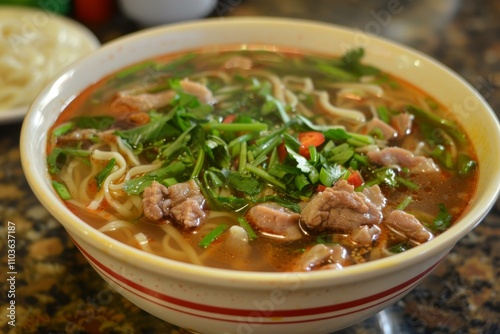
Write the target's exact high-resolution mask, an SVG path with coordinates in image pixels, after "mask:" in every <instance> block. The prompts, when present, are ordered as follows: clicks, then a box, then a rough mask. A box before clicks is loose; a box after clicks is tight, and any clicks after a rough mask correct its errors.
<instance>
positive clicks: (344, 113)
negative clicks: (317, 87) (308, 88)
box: [313, 91, 366, 122]
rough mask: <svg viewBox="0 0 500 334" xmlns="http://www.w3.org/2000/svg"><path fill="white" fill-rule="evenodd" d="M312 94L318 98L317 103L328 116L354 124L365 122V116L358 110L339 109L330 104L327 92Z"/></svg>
mask: <svg viewBox="0 0 500 334" xmlns="http://www.w3.org/2000/svg"><path fill="white" fill-rule="evenodd" d="M313 93H314V94H316V95H317V96H318V97H319V103H320V105H321V106H322V107H323V109H324V110H325V111H327V112H329V113H330V114H332V115H334V116H337V117H342V118H345V119H348V120H351V121H355V122H364V121H365V120H366V118H365V115H364V114H363V113H362V112H360V111H358V110H354V109H345V108H339V107H336V106H334V105H332V104H331V103H330V96H329V95H328V93H327V92H325V91H314V92H313Z"/></svg>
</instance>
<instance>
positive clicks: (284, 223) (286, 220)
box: [245, 202, 302, 241]
mask: <svg viewBox="0 0 500 334" xmlns="http://www.w3.org/2000/svg"><path fill="white" fill-rule="evenodd" d="M245 218H246V220H247V221H248V222H249V223H250V224H251V225H252V226H253V227H255V228H256V229H257V230H258V231H259V232H261V233H262V234H264V235H266V236H268V237H271V238H275V239H280V240H283V241H292V240H298V239H300V238H302V232H301V231H300V228H299V219H300V215H299V214H298V213H296V212H293V211H291V210H289V209H287V208H284V207H282V206H281V205H279V204H276V203H273V202H265V203H261V204H257V205H254V206H253V207H251V208H250V209H249V210H248V211H247V213H246V214H245Z"/></svg>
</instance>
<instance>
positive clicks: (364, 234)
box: [351, 225, 380, 245]
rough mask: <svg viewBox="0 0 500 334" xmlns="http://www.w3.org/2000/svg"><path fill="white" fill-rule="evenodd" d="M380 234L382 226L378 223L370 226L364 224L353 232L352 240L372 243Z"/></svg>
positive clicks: (365, 243) (363, 243)
mask: <svg viewBox="0 0 500 334" xmlns="http://www.w3.org/2000/svg"><path fill="white" fill-rule="evenodd" d="M379 234H380V228H379V227H378V226H377V225H373V226H371V227H368V225H363V226H360V227H358V228H357V229H355V230H353V231H352V232H351V240H352V241H354V242H355V243H357V244H361V245H371V244H372V242H373V240H375V239H377V237H378V235H379Z"/></svg>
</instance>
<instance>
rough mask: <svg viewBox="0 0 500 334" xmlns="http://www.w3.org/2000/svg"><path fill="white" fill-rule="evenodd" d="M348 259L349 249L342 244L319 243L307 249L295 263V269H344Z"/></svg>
mask: <svg viewBox="0 0 500 334" xmlns="http://www.w3.org/2000/svg"><path fill="white" fill-rule="evenodd" d="M346 261H347V251H346V250H345V249H344V248H343V247H342V246H340V245H335V246H326V245H324V244H317V245H314V246H313V247H311V248H310V249H308V250H306V252H305V253H304V254H302V256H301V257H300V259H299V260H298V262H297V263H296V264H295V267H294V269H295V271H311V270H318V269H342V267H343V266H344V264H345V263H346Z"/></svg>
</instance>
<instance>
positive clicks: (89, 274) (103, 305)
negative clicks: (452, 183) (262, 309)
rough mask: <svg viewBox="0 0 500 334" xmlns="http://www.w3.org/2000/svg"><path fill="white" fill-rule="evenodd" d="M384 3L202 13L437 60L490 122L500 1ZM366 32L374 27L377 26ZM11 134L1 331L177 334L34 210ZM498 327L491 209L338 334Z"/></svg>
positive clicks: (110, 34) (228, 3)
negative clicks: (264, 21)
mask: <svg viewBox="0 0 500 334" xmlns="http://www.w3.org/2000/svg"><path fill="white" fill-rule="evenodd" d="M336 2H337V1H336ZM389 2H391V1H371V2H370V1H360V0H358V1H356V0H346V1H343V2H342V4H340V3H341V2H340V1H338V3H339V4H336V5H335V4H333V3H334V1H327V0H316V1H305V0H303V1H299V0H288V1H278V0H275V1H269V0H253V1H252V0H247V1H238V0H224V1H221V2H220V3H219V5H218V7H217V9H216V10H215V11H214V13H213V14H212V15H213V16H238V15H239V16H241V15H266V16H289V17H300V18H308V19H317V20H321V21H325V22H331V23H337V24H342V25H347V26H351V27H353V28H357V29H361V30H363V29H365V30H366V31H368V30H369V29H372V30H373V31H371V32H374V33H377V34H379V35H382V36H385V37H388V38H390V39H393V40H396V41H399V42H401V43H403V44H406V45H409V46H412V47H414V48H417V49H419V50H421V51H422V52H424V53H427V54H429V55H431V56H432V57H434V58H436V59H437V60H439V61H441V62H443V63H444V64H445V65H447V66H448V67H450V68H451V69H453V70H454V71H456V72H457V73H458V74H459V75H461V76H463V77H464V78H465V79H466V80H467V81H469V82H470V83H471V85H472V86H474V87H475V88H476V89H477V90H478V92H479V93H480V94H482V95H483V97H484V98H485V99H486V100H487V101H488V102H489V103H490V105H491V106H492V107H493V109H494V110H496V113H497V115H499V114H500V2H499V1H497V0H489V1H487V0H484V1H474V0H464V1H455V0H442V1H427V0H419V1H410V0H406V1H405V0H401V1H396V2H397V3H398V4H399V6H400V7H399V8H400V9H401V10H400V11H399V12H398V13H397V14H393V15H391V16H390V17H388V16H383V14H384V12H383V11H384V10H386V9H387V4H388V3H389ZM377 17H378V19H379V20H377ZM370 22H378V23H379V26H378V28H376V25H375V24H373V23H370ZM93 29H94V30H95V32H96V33H97V34H98V36H99V37H100V38H101V40H102V41H107V40H110V39H112V38H114V37H116V36H119V35H121V34H123V33H124V32H128V31H132V30H134V29H136V27H135V26H134V25H132V24H131V23H129V22H127V20H124V19H123V18H120V17H117V18H116V20H114V21H113V22H112V26H111V27H110V26H101V27H93ZM377 29H378V30H377ZM430 80H431V79H430ZM20 129H21V124H20V123H14V124H3V125H0V221H1V222H2V225H1V226H0V246H1V247H0V268H1V271H0V281H1V282H2V283H1V284H0V332H2V333H172V334H173V333H183V330H181V329H178V328H176V327H174V326H172V325H170V324H167V323H165V322H162V321H160V320H158V319H156V318H155V317H153V316H151V315H149V314H147V313H145V312H143V311H141V310H140V309H138V308H137V307H136V306H134V305H133V304H131V303H130V302H128V301H127V300H125V299H124V298H122V297H121V296H120V295H119V294H118V293H116V292H114V291H113V290H112V289H111V288H110V287H109V286H108V285H107V284H106V283H105V282H104V281H103V280H102V279H101V278H100V277H99V276H98V275H97V274H96V273H95V272H94V270H93V269H92V268H91V267H90V265H89V264H88V263H87V262H86V261H85V259H84V258H83V256H82V255H81V254H80V253H79V252H78V250H77V249H76V248H75V246H74V245H73V243H72V242H71V240H70V239H69V238H68V236H67V234H66V233H65V231H64V229H63V228H62V227H61V226H60V225H59V223H58V222H57V221H55V220H54V219H53V218H52V217H51V216H50V215H49V214H48V213H47V211H46V210H45V209H44V208H43V207H42V206H41V205H40V204H39V202H38V200H37V199H36V198H35V197H34V195H33V194H32V192H31V190H30V188H29V187H28V185H27V183H26V180H25V178H24V175H23V171H22V169H21V165H20V153H19V134H20ZM499 153H500V152H499ZM499 172H500V171H499ZM8 222H12V223H14V224H15V237H16V259H15V271H16V272H17V274H16V275H15V276H16V286H15V287H16V291H15V293H16V296H15V301H16V327H12V326H10V325H9V324H8V321H9V318H8V317H7V315H8V314H9V310H8V309H7V307H8V304H7V303H8V301H9V300H10V298H8V290H9V284H6V282H7V279H8V278H9V274H8V272H9V269H8V267H7V265H8V256H7V255H8V252H7V240H6V239H7V234H8ZM499 323H500V202H499V201H497V203H496V205H495V207H494V208H493V209H492V211H491V212H490V213H489V214H488V215H487V216H486V217H485V219H484V221H483V222H482V223H481V224H480V225H479V226H477V227H476V228H475V229H474V230H473V231H472V232H470V233H469V234H468V235H467V236H466V237H465V238H463V239H462V240H461V241H460V242H459V243H458V244H457V245H456V246H455V247H454V248H453V250H452V251H451V253H450V254H449V255H448V256H447V257H446V258H445V259H444V260H443V261H442V263H441V264H440V265H439V266H438V267H437V268H436V270H434V271H433V272H432V273H431V274H430V275H429V276H427V277H426V278H425V279H424V280H423V281H422V282H421V283H420V284H419V285H418V286H417V287H416V288H415V289H414V290H412V291H411V292H410V293H409V294H408V295H406V296H405V297H404V298H403V299H402V300H401V301H400V302H398V303H396V304H395V305H393V306H391V307H389V308H388V309H386V310H384V311H383V312H381V313H379V314H378V315H376V316H374V317H372V318H369V319H367V320H365V321H363V322H361V323H359V324H357V325H355V326H353V327H351V328H348V329H346V330H343V331H342V332H341V333H346V334H354V333H370V334H371V333H485V334H486V333H488V334H493V333H500V324H499Z"/></svg>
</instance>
